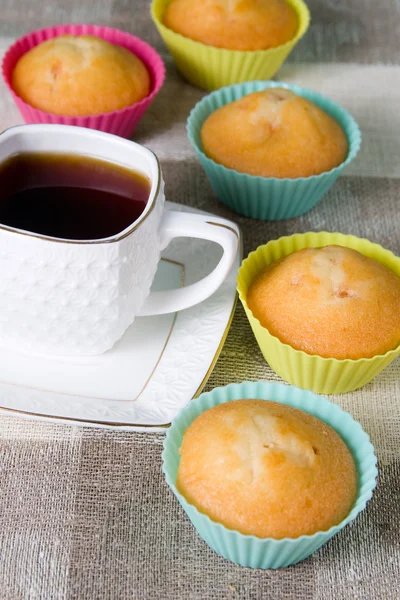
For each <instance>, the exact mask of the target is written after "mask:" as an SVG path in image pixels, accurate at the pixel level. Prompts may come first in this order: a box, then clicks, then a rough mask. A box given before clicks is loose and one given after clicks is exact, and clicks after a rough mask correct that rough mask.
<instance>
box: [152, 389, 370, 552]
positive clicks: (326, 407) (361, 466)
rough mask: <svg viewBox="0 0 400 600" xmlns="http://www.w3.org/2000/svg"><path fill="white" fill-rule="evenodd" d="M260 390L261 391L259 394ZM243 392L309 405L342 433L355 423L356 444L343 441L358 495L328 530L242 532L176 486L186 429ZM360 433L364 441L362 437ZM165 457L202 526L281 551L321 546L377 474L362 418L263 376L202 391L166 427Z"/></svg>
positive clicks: (359, 506)
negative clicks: (275, 534) (268, 534)
mask: <svg viewBox="0 0 400 600" xmlns="http://www.w3.org/2000/svg"><path fill="white" fill-rule="evenodd" d="M260 396H262V397H261V398H260ZM271 396H272V397H271ZM245 398H260V399H265V400H267V399H270V400H274V401H278V402H282V403H283V404H287V405H289V406H293V407H295V408H299V409H301V410H305V411H306V412H308V413H310V414H312V415H314V416H316V417H317V418H320V419H321V420H323V421H324V422H325V423H327V424H328V425H330V426H331V427H333V429H335V430H336V431H337V432H338V433H339V435H341V431H342V433H343V430H344V426H345V424H346V426H347V427H349V428H350V429H351V435H350V433H349V432H348V433H347V437H349V439H351V440H353V441H354V440H355V439H356V438H357V444H355V443H354V446H355V448H354V449H353V448H350V447H349V444H348V443H347V442H345V443H346V445H348V447H349V449H350V451H351V452H352V455H353V458H354V460H355V462H356V466H357V473H358V483H359V485H358V489H357V497H356V499H355V501H354V504H353V507H352V509H351V510H350V512H349V514H348V515H347V517H346V518H345V519H343V520H342V521H341V522H340V523H339V524H337V525H334V526H332V527H330V528H329V529H328V530H326V531H318V532H316V533H314V534H312V535H302V536H299V537H297V538H282V539H279V540H277V539H274V538H259V537H257V536H254V535H245V534H242V533H240V532H238V531H236V530H233V529H229V528H227V527H225V526H224V525H223V524H222V523H219V522H216V521H213V520H212V519H211V518H210V517H209V516H208V515H206V514H204V513H201V512H200V511H199V510H198V509H197V508H196V507H195V506H194V505H192V504H190V503H189V502H188V501H187V500H186V499H185V498H184V496H182V494H180V492H179V491H178V490H177V488H176V485H175V481H174V477H173V475H172V474H171V470H170V454H172V456H174V457H176V455H177V453H179V447H180V444H181V441H182V437H183V434H184V432H185V430H186V429H187V428H188V427H189V425H190V424H191V423H192V422H193V421H194V419H195V418H196V417H197V416H198V415H199V414H201V413H202V412H204V411H205V410H207V409H208V408H211V407H212V406H216V405H218V404H222V403H224V402H229V401H230V400H235V399H245ZM321 413H324V418H323V417H322V416H321ZM339 419H342V420H343V427H339V430H340V431H338V429H337V427H338V424H337V421H338V420H339ZM332 421H335V424H336V427H335V426H334V425H333V424H332ZM341 437H342V435H341ZM175 438H176V439H175ZM360 439H361V442H360V441H359V440H360ZM162 460H163V465H162V470H163V473H164V475H165V478H166V482H167V484H168V485H169V487H170V488H171V490H172V491H173V493H174V494H175V496H176V497H177V499H178V500H179V502H180V504H181V506H182V507H183V509H184V510H185V512H186V513H187V514H188V515H189V517H190V515H191V514H193V515H195V516H196V519H198V521H199V522H200V523H202V525H203V526H206V527H207V528H210V527H211V528H213V529H214V530H215V531H216V532H218V533H219V534H220V535H223V536H234V537H235V538H236V539H237V541H238V542H239V543H240V541H249V540H250V541H252V542H255V543H256V544H261V545H262V544H265V545H267V544H268V547H269V548H271V547H273V548H275V549H276V550H277V551H278V550H279V549H280V547H281V546H283V545H284V544H287V543H288V542H289V543H291V544H292V545H293V547H294V549H297V550H298V547H299V546H300V545H301V544H302V542H310V541H312V540H315V541H316V542H318V543H319V542H320V543H319V546H318V547H320V546H322V545H323V544H324V543H325V542H326V541H328V540H329V539H330V538H331V537H332V536H333V535H335V534H336V533H338V532H339V531H340V530H341V529H343V527H345V525H347V524H348V523H350V522H351V521H353V520H354V519H355V518H356V517H357V516H358V514H360V512H362V510H364V508H365V506H366V505H367V503H368V501H369V500H370V499H371V497H372V493H373V490H374V488H375V486H376V478H377V475H378V470H377V459H376V456H375V451H374V448H373V445H372V443H371V441H370V438H369V436H368V434H367V433H366V432H365V431H364V430H363V428H362V427H361V425H360V423H359V422H358V421H356V420H355V419H354V418H353V417H352V415H351V414H350V413H348V412H347V411H344V410H343V409H342V408H341V407H340V406H339V405H337V404H334V403H333V402H330V401H329V400H328V399H327V398H326V397H325V396H319V395H317V394H315V393H313V392H311V391H308V390H303V389H300V388H297V387H295V386H292V385H287V384H283V383H276V382H264V381H258V382H248V381H247V382H242V383H238V384H235V383H232V384H229V385H227V386H223V387H218V388H214V389H213V390H212V391H210V392H206V393H203V394H201V395H200V396H199V397H198V398H197V399H194V400H192V401H191V402H190V403H189V404H188V405H187V406H186V407H184V408H183V409H182V410H181V411H180V412H179V413H178V415H177V416H176V417H175V419H174V420H173V422H172V425H171V427H170V428H169V430H168V431H167V434H166V437H165V440H164V444H163V453H162ZM178 460H179V459H178ZM195 528H196V529H197V530H198V531H199V527H198V526H195ZM199 534H200V535H202V534H201V532H200V531H199ZM295 547H296V548H295ZM316 549H317V548H314V550H313V551H312V552H314V551H315V550H316ZM312 552H310V553H308V554H304V556H302V558H300V559H299V560H303V559H304V558H306V557H307V556H308V555H309V554H311V553H312ZM294 562H298V561H294Z"/></svg>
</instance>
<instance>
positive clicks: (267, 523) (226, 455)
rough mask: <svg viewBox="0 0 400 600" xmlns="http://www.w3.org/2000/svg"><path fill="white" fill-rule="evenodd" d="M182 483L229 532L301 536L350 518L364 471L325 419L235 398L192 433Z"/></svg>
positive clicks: (184, 449)
mask: <svg viewBox="0 0 400 600" xmlns="http://www.w3.org/2000/svg"><path fill="white" fill-rule="evenodd" d="M176 485H177V489H178V491H179V492H180V493H181V494H182V495H183V496H184V497H185V498H186V500H187V501H188V502H190V503H191V504H193V505H194V506H196V507H197V509H198V510H199V511H200V512H202V513H205V514H206V515H208V516H209V517H210V518H211V519H212V520H213V521H216V522H219V523H222V524H223V525H224V526H225V527H227V528H228V529H234V530H236V531H238V532H240V533H242V534H247V535H254V536H257V537H261V538H274V539H282V538H285V537H289V538H297V537H299V536H301V535H312V534H313V533H316V532H317V531H326V530H327V529H329V528H330V527H331V526H333V525H336V524H338V523H340V522H341V521H342V520H343V519H344V518H345V517H346V516H347V515H348V514H349V512H350V510H351V508H352V506H353V503H354V501H355V498H356V493H357V469H356V466H355V463H354V459H353V457H352V454H351V452H350V450H349V449H348V448H347V446H346V444H345V443H344V442H343V440H342V439H341V437H340V436H339V435H338V434H337V433H336V431H335V430H334V429H332V428H331V427H329V426H328V425H327V424H326V423H324V422H322V421H321V420H319V419H318V418H316V417H314V416H312V415H310V414H308V413H306V412H304V411H302V410H299V409H296V408H292V407H290V406H287V405H284V404H281V403H278V402H272V401H265V400H235V401H231V402H226V403H224V404H220V405H218V406H215V407H213V408H210V409H208V410H206V411H205V412H203V413H201V414H200V415H199V416H198V417H197V418H196V419H195V420H194V421H193V422H192V424H191V425H190V426H189V428H188V429H187V430H186V431H185V433H184V436H183V441H182V445H181V448H180V463H179V468H178V473H177V481H176Z"/></svg>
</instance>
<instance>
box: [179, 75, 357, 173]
mask: <svg viewBox="0 0 400 600" xmlns="http://www.w3.org/2000/svg"><path fill="white" fill-rule="evenodd" d="M248 86H250V87H252V88H254V89H253V90H252V91H250V92H247V91H246V89H245V88H246V87H248ZM260 86H261V87H260ZM270 88H283V89H286V90H289V91H292V92H294V93H295V94H296V95H298V96H301V97H303V98H306V99H308V100H311V101H312V102H314V103H315V104H316V105H317V106H318V107H319V108H321V109H322V110H324V111H325V112H327V113H328V114H329V115H330V116H331V117H332V118H333V119H335V121H336V122H337V123H338V121H337V119H336V118H335V117H334V116H333V114H332V112H334V111H336V112H339V113H340V115H341V116H342V117H343V119H344V121H346V125H345V126H344V125H342V124H341V123H338V125H340V127H341V128H342V130H343V131H344V133H345V135H346V138H347V142H348V145H349V149H348V153H347V157H346V158H345V160H344V161H343V162H341V163H340V164H339V165H337V166H336V167H333V168H332V169H330V170H329V171H323V172H322V173H318V174H317V175H309V176H307V177H264V176H262V175H251V174H250V173H245V172H242V171H237V170H236V169H232V168H230V167H226V166H225V165H223V164H221V163H217V162H216V161H215V160H213V159H212V158H209V157H208V156H207V155H206V154H205V152H204V150H203V149H202V147H201V146H200V145H199V144H198V143H197V141H196V139H195V132H196V133H200V132H199V129H201V127H202V126H203V124H204V122H205V120H206V119H207V118H208V117H209V116H210V115H211V114H212V113H213V112H215V110H211V111H210V112H209V113H208V114H207V116H205V117H204V119H202V122H201V123H198V122H197V120H196V119H197V116H198V113H199V112H200V111H201V109H202V108H204V107H206V108H209V104H210V102H211V100H212V98H215V97H216V96H221V95H223V94H224V93H225V91H226V90H228V89H229V90H230V89H235V90H238V91H240V92H243V93H242V94H241V95H240V97H239V98H238V99H241V98H243V97H244V96H247V95H248V94H251V93H253V92H257V91H262V90H266V89H270ZM227 104H229V102H224V103H223V106H226V105H227ZM216 110H217V109H216ZM331 111H332V112H331ZM350 130H351V135H350ZM186 133H187V136H188V138H189V141H190V143H191V144H192V146H193V148H194V149H195V151H196V152H197V154H198V156H199V157H200V158H201V159H202V161H203V162H205V163H206V164H209V165H211V166H212V167H214V168H218V169H220V170H221V171H223V172H224V173H225V174H226V175H228V176H229V175H231V176H232V175H237V176H240V177H243V178H245V179H247V180H248V181H258V182H265V181H268V182H270V181H272V182H277V183H283V182H286V181H291V182H292V181H293V182H304V181H316V180H318V179H322V178H323V177H327V176H331V175H334V174H336V173H337V174H339V173H340V172H341V171H342V170H343V169H344V168H345V167H346V166H347V165H348V164H350V162H352V161H353V160H354V158H355V157H356V156H357V154H358V152H359V149H360V146H361V140H362V134H361V130H360V128H359V126H358V123H357V121H356V120H355V119H354V117H353V116H352V115H351V114H350V113H349V112H348V111H347V110H346V109H345V108H343V107H342V106H341V105H340V104H338V103H337V102H334V101H333V100H331V99H330V98H328V97H327V96H325V95H323V94H321V93H319V92H317V91H314V90H311V89H309V88H305V87H302V86H299V85H297V84H293V83H287V82H284V81H260V80H257V81H246V82H244V83H236V84H233V85H227V86H225V87H222V88H219V89H218V90H214V91H213V92H211V93H209V94H207V95H206V96H204V97H203V98H202V99H201V100H200V101H199V102H197V104H195V106H194V107H193V108H192V110H191V111H190V114H189V117H188V119H187V122H186Z"/></svg>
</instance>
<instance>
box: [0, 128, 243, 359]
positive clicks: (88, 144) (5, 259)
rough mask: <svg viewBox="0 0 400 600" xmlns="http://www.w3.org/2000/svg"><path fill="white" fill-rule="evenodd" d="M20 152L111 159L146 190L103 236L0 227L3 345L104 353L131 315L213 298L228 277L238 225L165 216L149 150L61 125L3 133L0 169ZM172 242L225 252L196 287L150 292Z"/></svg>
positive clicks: (155, 166)
mask: <svg viewBox="0 0 400 600" xmlns="http://www.w3.org/2000/svg"><path fill="white" fill-rule="evenodd" d="M21 152H35V153H40V152H53V153H67V154H75V155H76V154H79V155H82V156H91V157H96V158H99V159H103V160H107V161H110V162H112V163H115V164H118V165H122V166H126V167H128V168H131V169H132V170H134V171H136V172H139V173H142V174H144V175H146V176H147V177H148V178H149V180H150V183H151V189H150V195H149V199H148V202H147V204H146V208H145V210H144V212H143V213H142V214H141V215H140V217H139V218H138V219H137V220H136V221H135V222H134V223H132V224H131V225H130V226H129V227H127V228H126V229H124V230H123V231H121V233H119V234H117V235H115V236H112V237H109V238H103V239H99V240H89V241H85V240H82V241H76V240H66V239H65V240H64V239H58V238H51V237H46V236H43V235H38V234H35V233H30V232H27V231H23V230H19V229H14V228H10V227H6V226H3V225H1V224H0V269H1V271H0V272H1V277H0V340H1V344H2V345H6V346H7V347H10V348H14V349H22V350H23V349H28V350H30V351H32V350H33V351H35V352H41V353H52V354H58V355H85V354H86V355H92V354H101V353H103V352H105V351H106V350H108V349H109V348H111V347H112V346H113V344H115V342H116V341H117V340H119V339H120V338H121V336H122V335H123V334H124V332H125V331H126V329H127V327H129V325H131V323H132V322H133V320H134V318H135V316H138V315H156V314H163V313H169V312H175V311H179V310H182V309H185V308H188V307H190V306H193V305H195V304H197V303H199V302H202V301H203V300H205V299H206V298H208V297H209V296H210V295H211V294H213V293H214V292H215V291H216V290H217V288H218V287H219V286H220V285H221V283H222V282H223V281H224V279H225V278H226V276H227V275H228V273H229V271H230V269H231V267H232V264H233V261H234V259H235V256H236V253H237V250H238V243H239V232H238V229H237V228H236V227H235V226H233V225H232V223H230V222H226V221H224V220H223V219H219V218H216V217H213V218H212V220H210V217H208V216H202V215H193V214H185V213H179V212H172V211H166V210H165V208H164V202H165V197H164V183H163V179H162V174H161V170H160V165H159V163H158V160H157V158H156V156H155V155H154V154H153V153H152V152H151V151H150V150H147V149H146V148H144V147H143V146H140V145H138V144H135V143H133V142H130V141H127V140H124V139H121V138H119V137H117V136H113V135H110V134H106V133H102V132H99V131H94V130H90V129H83V128H79V127H69V126H64V125H24V126H19V127H13V128H11V129H8V130H7V131H5V132H4V133H2V134H1V135H0V164H1V163H3V162H4V161H5V160H6V159H7V158H8V157H10V156H12V155H13V154H16V153H21ZM23 176H24V174H23V173H21V178H23ZM0 190H1V181H0ZM0 193H1V192H0ZM175 237H192V238H202V239H206V240H211V241H213V242H217V243H218V244H220V245H221V246H222V248H223V251H224V253H223V256H222V258H221V260H220V262H219V264H218V265H217V267H216V268H215V269H214V270H213V271H212V272H211V273H210V274H209V275H207V276H206V277H205V278H203V279H202V280H201V281H199V282H197V283H194V284H192V285H189V286H187V287H183V288H180V289H175V290H171V291H166V292H150V287H151V284H152V281H153V278H154V275H155V273H156V270H157V265H158V262H159V260H160V253H161V251H162V250H163V249H164V248H165V247H166V246H167V245H168V244H169V242H170V241H171V240H172V239H173V238H175ZM182 258H183V259H184V257H182Z"/></svg>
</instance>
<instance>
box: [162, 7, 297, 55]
mask: <svg viewBox="0 0 400 600" xmlns="http://www.w3.org/2000/svg"><path fill="white" fill-rule="evenodd" d="M164 25H165V26H166V27H168V28H169V29H172V30H173V31H175V32H176V33H180V34H181V35H183V36H185V37H187V38H190V39H192V40H195V41H197V42H201V43H203V44H206V45H207V46H214V47H216V48H227V49H229V50H267V49H268V48H273V47H275V46H280V45H281V44H284V43H285V42H288V41H289V40H291V39H293V38H294V36H295V35H296V33H297V29H298V19H297V14H296V12H295V10H294V9H293V8H292V7H291V6H290V5H289V4H287V3H286V2H285V0H172V2H171V3H170V4H169V5H168V7H167V10H166V11H165V14H164Z"/></svg>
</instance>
